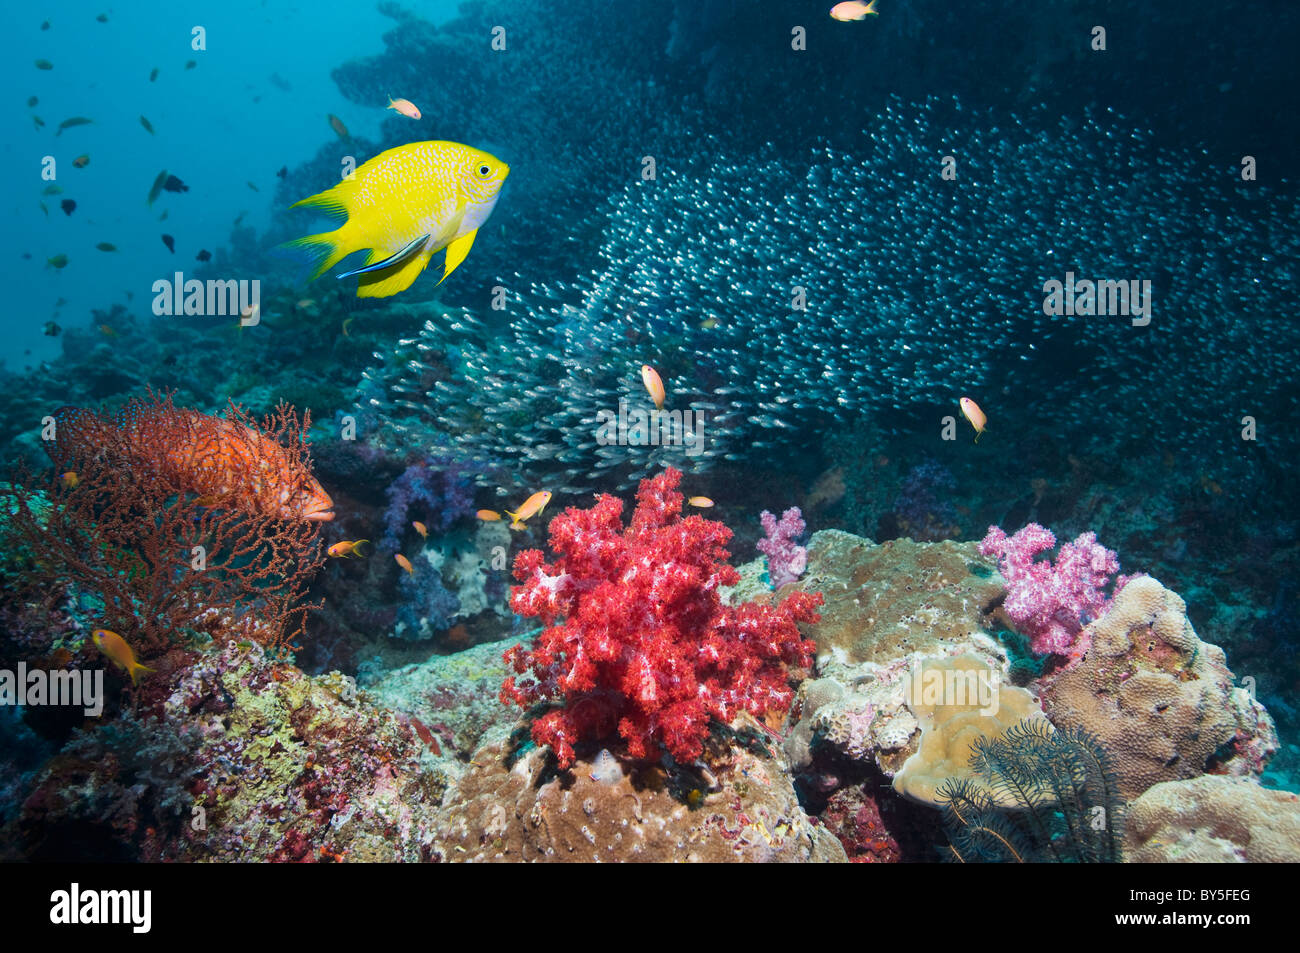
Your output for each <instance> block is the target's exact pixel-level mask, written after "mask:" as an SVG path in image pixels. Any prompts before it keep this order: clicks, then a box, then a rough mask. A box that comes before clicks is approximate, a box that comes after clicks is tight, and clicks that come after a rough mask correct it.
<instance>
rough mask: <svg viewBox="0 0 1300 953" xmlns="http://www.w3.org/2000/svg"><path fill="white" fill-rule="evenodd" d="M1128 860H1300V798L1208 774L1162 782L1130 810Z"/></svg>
mask: <svg viewBox="0 0 1300 953" xmlns="http://www.w3.org/2000/svg"><path fill="white" fill-rule="evenodd" d="M1124 859H1125V860H1126V861H1129V862H1134V863H1152V862H1154V863H1167V862H1170V861H1180V862H1183V863H1292V864H1294V863H1297V862H1300V795H1296V794H1292V793H1291V792H1290V791H1273V790H1270V789H1268V788H1264V787H1260V786H1259V785H1258V784H1256V783H1255V782H1254V781H1251V780H1248V779H1245V778H1226V777H1219V776H1215V775H1208V774H1207V775H1203V776H1201V777H1199V778H1192V779H1190V780H1186V781H1162V782H1161V783H1160V784H1157V785H1155V786H1154V787H1152V788H1150V789H1149V790H1147V792H1146V793H1145V794H1143V795H1142V796H1141V797H1140V798H1138V799H1137V800H1136V801H1133V802H1132V803H1131V804H1129V806H1128V818H1127V821H1126V823H1125V848H1124Z"/></svg>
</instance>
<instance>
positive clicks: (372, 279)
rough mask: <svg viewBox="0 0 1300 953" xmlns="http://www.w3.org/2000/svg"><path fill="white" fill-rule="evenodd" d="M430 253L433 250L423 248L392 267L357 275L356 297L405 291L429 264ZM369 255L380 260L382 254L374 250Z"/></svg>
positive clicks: (384, 296)
mask: <svg viewBox="0 0 1300 953" xmlns="http://www.w3.org/2000/svg"><path fill="white" fill-rule="evenodd" d="M432 255H433V252H431V251H429V250H428V249H425V250H424V251H422V252H420V253H419V254H416V255H412V256H411V257H410V258H407V259H406V260H405V261H403V262H401V263H400V264H397V265H395V266H393V267H392V268H388V269H385V270H384V271H372V272H367V273H365V274H362V275H359V276H358V277H357V297H358V298H387V297H388V296H389V295H395V294H397V293H398V292H399V291H405V290H406V289H407V288H409V287H411V282H413V281H415V279H416V278H418V277H420V272H422V271H424V269H425V266H426V265H428V264H429V258H430V257H431V256H432ZM371 257H372V258H375V259H376V260H377V261H382V260H383V257H384V256H383V253H382V252H378V251H376V252H372V253H371Z"/></svg>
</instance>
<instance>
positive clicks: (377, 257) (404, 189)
mask: <svg viewBox="0 0 1300 953" xmlns="http://www.w3.org/2000/svg"><path fill="white" fill-rule="evenodd" d="M509 174H510V167H509V166H508V165H506V164H505V163H504V162H502V161H501V160H500V159H498V158H496V157H495V156H492V155H489V154H488V153H486V152H483V151H482V150H480V149H474V148H472V147H470V146H465V145H461V144H460V143H458V142H443V141H432V142H412V143H409V144H407V145H404V146H398V147H397V148H396V149H389V150H388V151H387V152H381V153H380V154H379V155H377V156H375V157H374V158H373V159H371V160H370V161H368V162H365V163H363V164H362V165H361V166H359V167H358V168H357V169H356V170H355V171H354V172H353V173H352V176H351V177H350V178H347V179H344V180H343V181H342V182H340V183H339V184H338V185H336V186H334V187H333V188H332V189H328V190H326V191H324V192H321V193H320V194H318V195H313V196H311V197H310V198H305V199H303V200H302V201H301V202H295V203H294V205H293V206H292V207H293V208H298V207H299V206H304V207H307V208H316V209H320V210H322V211H325V212H327V213H330V214H340V213H341V214H346V215H347V221H346V222H344V223H343V224H342V225H340V226H339V227H338V228H337V229H335V230H334V231H332V232H322V233H321V234H319V235H308V236H307V237H306V238H299V239H297V240H295V241H292V242H288V243H287V246H286V247H289V248H293V249H299V250H303V251H306V252H308V253H309V254H311V255H312V257H313V260H314V262H315V266H316V267H315V270H314V271H313V272H312V274H311V280H313V281H314V280H315V279H317V278H319V277H320V276H321V275H322V274H324V273H325V271H326V270H327V269H329V268H331V267H333V266H334V265H336V264H338V263H339V262H340V261H342V260H343V258H345V257H346V256H347V255H350V254H352V253H353V252H356V251H361V250H363V249H369V250H370V257H369V258H368V259H367V260H366V264H365V265H364V266H363V267H361V268H357V269H354V270H352V271H347V272H344V273H343V274H340V275H338V277H339V278H349V277H351V276H353V275H357V276H358V284H357V297H359V298H386V297H388V296H389V295H395V294H397V293H398V292H399V291H405V290H406V289H407V288H409V287H410V286H411V282H413V281H415V279H416V278H417V277H418V276H419V274H420V272H422V271H424V268H425V266H426V265H428V264H429V258H430V257H431V256H432V255H433V253H434V252H437V251H441V250H442V249H444V248H445V249H446V250H447V257H446V261H445V263H444V265H443V271H442V278H440V279H439V281H438V283H439V284H441V283H442V282H443V281H445V280H446V278H447V276H448V275H450V274H451V273H452V272H453V271H455V270H456V266H457V265H459V264H460V263H461V262H463V261H464V260H465V256H466V255H468V254H469V250H470V247H471V246H473V244H474V236H475V234H477V232H478V229H479V226H481V225H482V224H483V223H484V222H486V221H487V219H488V216H489V215H491V214H492V209H493V208H494V207H495V206H496V203H497V198H498V197H499V196H500V194H501V186H502V184H503V183H504V182H505V180H506V176H507V175H509Z"/></svg>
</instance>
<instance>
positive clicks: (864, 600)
mask: <svg viewBox="0 0 1300 953" xmlns="http://www.w3.org/2000/svg"><path fill="white" fill-rule="evenodd" d="M795 588H796V589H802V590H804V591H806V592H821V593H822V594H823V597H824V598H825V600H826V601H825V603H824V605H823V607H822V609H821V621H820V622H819V623H817V625H815V626H812V627H810V628H809V630H808V634H809V635H810V636H811V638H812V639H813V640H814V641H815V642H816V643H817V660H818V664H819V665H820V664H821V663H822V662H823V660H826V659H832V658H833V659H835V660H837V661H841V662H849V663H853V662H877V663H888V662H890V661H893V660H895V659H898V658H900V657H902V656H904V655H907V654H908V653H910V652H915V651H933V652H935V653H936V654H944V653H946V652H947V651H949V650H952V649H963V648H965V647H966V644H967V641H968V639H969V637H970V635H971V633H972V632H975V631H980V630H982V629H983V625H984V623H983V621H982V615H983V613H984V612H985V610H986V609H987V608H988V607H989V606H991V605H992V604H993V603H994V601H995V600H997V599H998V598H999V597H1000V596H1001V595H1002V580H1001V578H1000V577H999V576H998V575H997V573H996V571H995V569H994V563H993V561H992V560H991V559H989V558H988V557H986V556H981V555H980V554H979V552H978V551H977V549H976V544H974V543H955V542H951V541H945V542H942V543H917V542H913V541H912V540H910V539H895V540H890V541H889V542H885V543H880V544H875V543H872V541H871V540H869V539H863V538H862V537H859V536H853V535H852V534H850V533H844V532H841V531H839V530H822V531H821V532H818V533H814V534H813V537H812V540H811V542H809V544H808V570H807V572H806V573H805V574H804V576H803V578H802V579H800V580H799V582H798V583H797V584H796V586H795Z"/></svg>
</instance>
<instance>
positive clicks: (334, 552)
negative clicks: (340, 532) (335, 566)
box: [325, 539, 370, 558]
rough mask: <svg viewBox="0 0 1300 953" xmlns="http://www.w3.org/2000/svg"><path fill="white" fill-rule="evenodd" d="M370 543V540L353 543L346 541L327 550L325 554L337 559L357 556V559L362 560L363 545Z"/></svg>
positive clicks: (359, 540) (353, 541)
mask: <svg viewBox="0 0 1300 953" xmlns="http://www.w3.org/2000/svg"><path fill="white" fill-rule="evenodd" d="M368 542H370V540H368V539H358V540H351V541H350V540H346V539H345V540H343V541H342V542H338V543H335V544H334V545H333V546H331V547H330V548H329V549H327V550H325V552H327V553H329V554H330V555H331V556H334V557H336V558H341V557H343V556H356V557H357V558H360V557H361V544H362V543H368Z"/></svg>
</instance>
